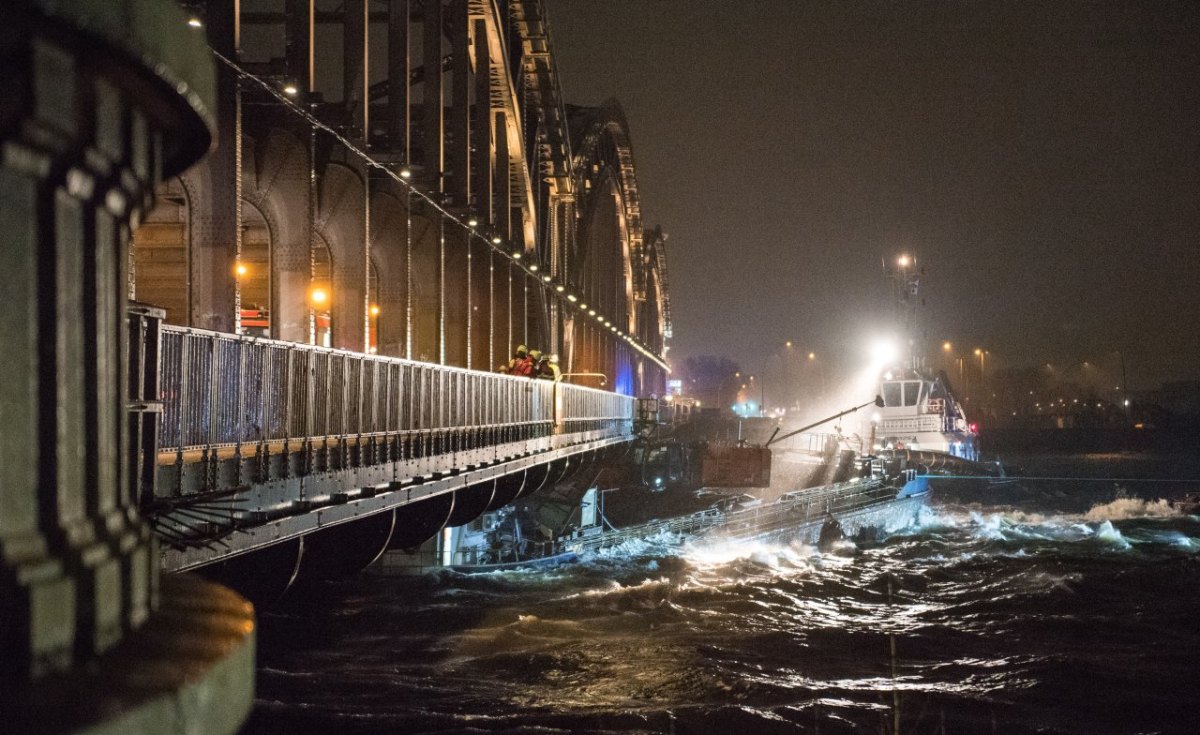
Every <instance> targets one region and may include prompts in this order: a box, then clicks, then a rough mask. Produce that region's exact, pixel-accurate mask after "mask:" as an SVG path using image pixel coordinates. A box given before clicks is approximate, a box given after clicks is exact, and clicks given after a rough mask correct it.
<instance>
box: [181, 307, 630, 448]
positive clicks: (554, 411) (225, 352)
mask: <svg viewBox="0 0 1200 735" xmlns="http://www.w3.org/2000/svg"><path fill="white" fill-rule="evenodd" d="M161 340H162V344H161V355H162V361H161V386H162V399H163V416H162V428H161V434H160V441H159V447H160V451H175V452H180V453H182V452H186V451H189V450H195V449H212V448H220V447H229V446H233V447H240V446H241V445H261V444H268V443H273V442H290V441H293V440H295V441H301V440H308V439H314V438H321V437H343V438H344V437H360V438H361V437H373V436H378V435H392V434H396V433H414V432H416V433H425V434H430V433H432V434H446V433H448V432H452V431H454V432H457V433H458V434H461V435H466V434H470V437H471V440H470V444H471V445H472V446H474V447H479V446H487V445H491V444H500V443H504V442H510V441H520V440H523V439H532V438H537V437H544V436H550V435H554V434H569V433H579V432H602V433H603V434H604V435H605V436H618V435H625V434H628V433H630V432H631V430H632V428H631V422H632V417H633V411H634V399H633V398H632V397H630V396H622V395H617V394H614V393H609V392H606V391H600V390H596V389H593V388H586V387H583V386H577V385H569V384H565V383H554V382H551V381H544V380H531V379H529V378H525V377H515V376H509V375H502V374H495V373H485V372H480V371H472V370H466V369H463V368H456V367H448V366H442V365H431V364H427V363H420V362H413V361H409V360H404V359H401V358H394V357H382V356H378V355H367V354H361V353H355V352H347V351H343V350H334V349H329V348H324V347H316V346H312V345H304V344H297V343H292V342H282V341H276V340H269V339H263V338H258V337H249V336H240V335H232V334H225V333H220V332H210V331H206V330H199V329H187V328H180V327H171V326H164V327H163V328H162V335H161Z"/></svg>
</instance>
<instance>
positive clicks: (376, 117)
mask: <svg viewBox="0 0 1200 735" xmlns="http://www.w3.org/2000/svg"><path fill="white" fill-rule="evenodd" d="M183 4H184V5H185V7H186V8H187V9H188V11H189V12H190V13H191V14H192V15H191V17H190V18H189V27H191V28H192V29H193V32H194V33H196V34H198V35H202V36H203V37H204V40H205V42H206V43H207V45H208V47H209V49H210V50H211V53H212V58H213V62H214V65H215V68H216V71H217V74H216V80H215V81H216V90H215V91H216V100H217V104H216V106H215V108H214V109H213V111H212V113H213V114H212V117H213V123H214V128H215V131H216V139H217V147H216V149H215V150H214V151H212V152H211V153H210V155H209V156H208V157H207V158H205V159H204V160H203V161H202V162H201V163H199V164H198V165H196V166H194V167H192V168H191V169H189V170H186V171H183V172H179V173H177V175H174V176H171V177H169V178H168V179H167V180H166V181H165V182H164V183H163V184H162V185H160V186H159V187H158V188H157V192H156V193H157V203H156V204H155V205H154V206H153V207H151V208H149V209H148V210H147V211H145V212H144V215H143V216H142V217H141V222H140V227H139V228H138V229H137V230H136V231H135V232H134V235H133V240H132V243H131V246H130V252H129V256H130V257H129V259H128V262H129V265H130V272H129V274H128V279H127V280H128V284H129V289H128V290H129V296H130V298H131V299H132V301H131V304H132V306H131V308H130V310H129V325H130V328H129V346H130V349H129V353H128V354H129V356H130V358H131V360H132V362H131V363H130V367H129V375H131V376H133V378H132V379H131V384H130V392H131V401H132V403H131V411H130V416H131V429H132V431H133V432H134V435H133V438H132V441H131V443H130V447H131V451H134V452H135V453H136V454H135V455H133V456H131V458H130V459H131V462H134V463H137V465H138V466H139V470H138V474H137V478H138V479H137V483H138V488H137V490H136V495H137V497H138V498H139V499H140V503H141V505H142V508H143V511H144V512H145V513H146V514H147V515H148V516H149V517H150V518H151V519H152V522H153V527H154V530H155V531H156V532H157V534H158V536H159V539H160V541H161V546H162V549H163V563H164V569H166V570H168V571H177V570H187V569H192V568H197V567H209V568H210V569H211V568H214V567H216V566H222V567H229V568H233V567H235V566H237V565H239V564H240V565H241V566H242V567H243V568H242V569H240V570H238V571H237V573H236V574H235V575H233V576H234V577H238V576H240V577H245V576H247V575H253V574H254V573H256V572H255V571H254V570H258V569H266V568H272V569H274V570H275V571H274V572H273V574H274V576H275V577H285V578H288V579H289V580H290V578H291V577H294V576H296V575H300V576H304V575H305V574H309V573H314V574H321V575H328V574H338V573H343V572H348V571H353V570H355V569H357V568H360V567H362V566H365V564H367V563H369V562H370V561H371V560H373V559H374V558H376V557H377V556H378V555H379V554H380V553H382V551H383V550H384V549H387V548H412V547H416V546H418V545H419V544H421V543H422V542H424V541H426V540H428V539H429V538H431V537H432V536H433V535H435V534H436V533H437V532H438V531H439V530H440V529H442V528H443V527H445V526H447V525H449V526H457V525H462V524H464V523H467V522H470V521H471V520H473V519H474V518H476V517H477V516H478V515H479V514H480V513H482V512H485V511H487V510H489V509H497V508H499V507H502V506H503V505H505V504H508V503H511V502H513V501H514V500H517V499H519V498H522V497H524V496H526V495H528V494H530V493H533V492H536V491H537V490H538V489H540V488H542V487H548V486H550V485H552V484H554V483H556V482H561V481H563V480H565V479H567V478H570V477H572V476H574V475H575V474H576V473H578V472H580V471H581V470H583V469H584V468H586V467H588V466H590V465H592V464H594V463H596V462H598V461H603V460H604V459H605V458H606V457H608V456H611V455H613V454H616V453H618V452H621V451H624V449H625V448H627V446H628V442H629V441H630V439H631V438H632V437H633V431H634V430H633V424H634V418H635V410H636V408H635V406H636V400H635V397H636V396H646V395H651V394H655V393H661V392H662V390H663V388H664V385H665V375H666V365H667V364H666V361H665V353H666V348H667V345H666V341H667V339H668V338H669V336H670V332H671V324H670V309H669V298H668V291H667V284H666V249H665V243H666V240H667V236H666V235H665V234H664V233H663V231H662V228H661V227H655V228H653V229H651V228H648V227H646V226H645V225H644V224H643V217H642V205H641V200H640V197H639V193H638V186H637V176H636V170H635V167H634V158H633V147H632V143H631V136H630V131H629V126H628V123H627V121H626V120H625V117H624V113H623V112H622V110H621V108H620V106H619V104H617V103H616V102H615V101H613V100H610V101H607V102H605V103H604V104H602V105H599V106H596V107H576V106H571V105H568V104H566V103H565V101H564V98H563V90H562V89H561V87H560V84H559V79H558V74H557V67H556V64H555V60H554V47H553V44H552V42H551V36H550V29H549V23H548V20H547V15H546V11H545V8H544V6H543V3H542V2H541V0H501V1H500V2H483V1H481V0H347V2H345V3H341V4H340V5H339V6H338V7H337V9H331V8H330V7H326V6H327V5H328V4H324V3H317V4H315V5H314V4H313V3H311V2H309V0H281V1H280V2H279V3H278V5H279V6H280V7H282V9H283V12H282V13H280V12H276V11H277V10H278V8H275V11H272V12H267V11H265V10H263V7H264V6H263V5H262V4H255V3H248V4H247V3H243V4H238V3H227V2H220V1H219V0H188V2H184V3H183ZM252 6H253V7H252ZM331 33H335V34H337V35H340V37H341V49H340V53H336V54H331V53H329V50H328V49H326V48H325V46H326V44H323V43H322V44H314V43H313V39H314V38H316V37H317V36H318V35H322V36H323V37H328V36H329V34H331ZM280 53H282V55H280ZM372 60H374V61H372ZM335 69H336V70H337V73H334V74H329V73H328V72H329V71H332V70H335ZM517 344H529V345H530V346H531V347H540V348H542V349H543V350H544V351H546V352H554V353H557V354H558V355H559V357H560V365H561V369H562V371H563V372H564V373H567V374H571V375H574V376H578V377H575V378H572V380H582V381H584V382H585V383H587V381H590V383H587V384H586V385H585V384H576V383H572V382H558V383H555V382H550V381H540V380H538V381H533V380H529V379H524V378H516V377H510V376H506V375H500V374H496V373H493V372H490V371H492V370H494V369H495V367H496V366H497V365H498V364H499V363H501V362H503V361H504V360H505V359H506V358H507V357H508V355H510V354H511V353H512V350H513V347H514V346H515V345H517ZM585 376H593V377H585ZM594 376H603V378H604V379H605V380H606V381H607V382H602V381H599V380H597V379H596V378H595V377H594ZM252 552H253V553H252ZM267 555H270V558H268V556H267ZM302 560H303V561H302ZM230 581H231V582H234V584H235V586H238V587H239V588H242V587H243V586H244V585H242V584H240V582H241V581H243V580H240V579H233V578H230Z"/></svg>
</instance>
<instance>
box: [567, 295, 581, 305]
mask: <svg viewBox="0 0 1200 735" xmlns="http://www.w3.org/2000/svg"><path fill="white" fill-rule="evenodd" d="M578 300H579V299H578V298H576V297H575V294H573V293H569V294H567V301H570V302H571V303H572V304H573V303H575V302H576V301H578Z"/></svg>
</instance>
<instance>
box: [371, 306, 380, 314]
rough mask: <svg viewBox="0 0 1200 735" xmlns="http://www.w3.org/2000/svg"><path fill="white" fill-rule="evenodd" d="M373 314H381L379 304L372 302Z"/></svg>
mask: <svg viewBox="0 0 1200 735" xmlns="http://www.w3.org/2000/svg"><path fill="white" fill-rule="evenodd" d="M371 316H379V304H371Z"/></svg>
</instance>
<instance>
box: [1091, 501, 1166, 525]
mask: <svg viewBox="0 0 1200 735" xmlns="http://www.w3.org/2000/svg"><path fill="white" fill-rule="evenodd" d="M1178 514H1179V511H1177V510H1176V509H1175V508H1173V507H1171V503H1170V502H1169V501H1167V500H1165V499H1163V498H1159V499H1158V500H1143V499H1142V498H1117V499H1116V500H1113V501H1112V502H1110V503H1101V504H1098V505H1094V506H1092V507H1091V509H1089V510H1088V512H1087V513H1084V515H1083V517H1084V520H1088V521H1093V522H1098V521H1124V520H1128V519H1130V518H1166V517H1168V516H1174V515H1178Z"/></svg>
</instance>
